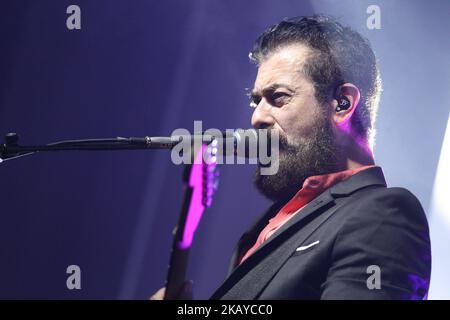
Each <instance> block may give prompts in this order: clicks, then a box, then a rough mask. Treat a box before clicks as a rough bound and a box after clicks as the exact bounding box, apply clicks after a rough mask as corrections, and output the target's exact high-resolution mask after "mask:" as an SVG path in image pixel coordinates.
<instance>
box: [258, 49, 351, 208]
mask: <svg viewBox="0 0 450 320" xmlns="http://www.w3.org/2000/svg"><path fill="white" fill-rule="evenodd" d="M311 54H312V52H311V51H310V49H308V48H307V47H305V46H302V45H298V44H297V45H292V46H288V47H284V48H282V49H280V50H278V51H276V52H274V53H272V54H271V55H269V56H268V57H266V59H265V60H264V61H263V62H262V63H261V64H260V66H259V69H258V75H257V77H256V81H255V87H254V89H253V91H252V105H253V106H254V107H255V111H254V113H253V116H252V125H253V127H255V128H267V129H270V130H277V131H278V133H279V140H280V143H279V146H280V149H279V170H278V172H277V173H276V174H274V175H261V174H260V170H261V169H260V168H259V167H258V169H257V170H256V173H255V176H254V182H255V185H256V187H257V188H258V190H259V191H260V192H261V193H262V194H263V195H265V196H266V197H268V198H269V199H271V200H274V201H278V200H283V199H288V198H290V197H292V196H293V195H294V194H295V193H296V192H297V191H298V190H299V189H300V188H301V187H302V185H303V183H304V181H305V179H306V178H308V177H310V176H314V175H320V174H325V173H331V172H336V171H340V170H342V169H343V168H344V162H343V160H342V159H343V157H342V156H341V155H340V154H339V152H338V148H337V147H336V143H335V132H334V128H333V124H332V121H331V120H330V117H331V108H329V105H327V104H321V103H319V102H318V101H317V99H316V97H315V89H314V85H313V83H312V81H311V80H310V79H309V78H308V77H306V76H305V75H304V74H302V72H301V70H302V66H303V65H304V63H305V61H306V59H307V58H308V57H309V56H310V55H311Z"/></svg>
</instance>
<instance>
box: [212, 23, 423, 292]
mask: <svg viewBox="0 0 450 320" xmlns="http://www.w3.org/2000/svg"><path fill="white" fill-rule="evenodd" d="M250 58H251V60H252V61H254V62H255V63H256V64H257V66H258V74H257V77H256V80H255V84H254V88H253V90H252V92H251V106H252V107H253V108H254V113H253V116H252V125H253V127H254V128H257V129H260V128H265V129H269V130H276V131H277V132H278V134H279V141H280V143H279V170H278V172H277V173H276V174H274V175H262V174H260V168H259V169H257V171H256V173H255V185H256V187H257V188H258V190H259V191H260V192H261V193H262V194H263V195H265V196H266V197H268V198H270V199H271V200H273V202H274V204H273V205H272V207H271V208H270V209H269V210H268V211H267V212H266V213H265V214H264V215H263V216H262V217H260V218H259V219H258V220H257V221H256V222H255V224H254V225H253V226H252V227H251V228H250V229H249V230H248V231H247V232H246V233H245V234H244V235H243V236H242V237H241V239H240V240H239V243H238V245H237V248H236V251H235V253H234V255H233V257H232V261H231V267H230V271H229V274H228V277H227V278H226V279H225V281H224V282H223V283H222V285H221V286H220V287H219V288H218V289H217V290H216V292H215V293H214V294H213V296H212V297H211V298H212V299H424V298H426V297H427V292H428V287H429V280H430V271H431V251H430V239H429V230H428V224H427V220H426V216H425V213H424V211H423V209H422V206H421V205H420V203H419V201H418V200H417V198H416V197H415V196H414V195H413V194H411V193H410V192H409V191H408V190H406V189H403V188H387V186H386V182H385V179H384V176H383V172H382V170H381V168H380V167H378V166H376V165H375V163H374V156H373V152H372V147H373V142H374V134H375V130H374V122H375V117H376V113H377V108H378V102H379V97H380V92H381V79H380V75H379V69H378V66H377V62H376V58H375V55H374V53H373V51H372V49H371V47H370V44H369V43H368V41H367V40H365V39H364V38H362V37H361V35H359V34H358V33H357V32H355V31H353V30H352V29H350V28H348V27H344V26H342V25H341V24H339V23H338V22H336V21H335V20H333V19H332V18H329V17H324V16H312V17H301V18H295V19H290V20H285V21H282V22H280V23H279V24H277V25H275V26H272V27H270V28H268V29H267V30H266V31H265V32H264V33H263V34H262V35H261V36H260V37H259V38H258V39H257V40H256V42H255V45H254V47H253V50H252V52H251V54H250ZM399 165H401V164H399Z"/></svg>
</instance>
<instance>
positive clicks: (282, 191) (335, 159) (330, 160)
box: [254, 117, 345, 201]
mask: <svg viewBox="0 0 450 320" xmlns="http://www.w3.org/2000/svg"><path fill="white" fill-rule="evenodd" d="M317 122H318V123H316V124H315V126H314V128H315V132H313V134H312V135H311V136H310V137H308V138H307V139H305V138H301V139H298V140H297V141H295V144H294V143H288V141H287V139H286V137H285V136H283V135H282V134H281V133H280V138H279V146H280V149H279V150H280V152H279V169H278V172H277V173H276V174H274V175H261V168H260V167H259V166H258V168H257V170H256V172H255V174H254V183H255V186H256V188H257V189H258V190H259V191H260V192H261V193H262V194H263V195H264V196H266V197H267V198H269V199H271V200H273V201H280V200H288V199H290V198H291V197H292V196H294V195H295V193H297V191H298V190H300V188H301V187H302V186H303V183H304V181H305V180H306V179H307V178H308V177H311V176H315V175H321V174H326V173H332V172H338V171H341V170H344V169H345V163H344V161H343V157H342V156H341V155H340V153H339V152H338V150H337V148H336V147H335V141H334V140H335V139H334V134H333V131H332V128H331V124H330V123H329V122H327V121H326V119H325V117H320V120H318V121H317ZM269 136H270V135H269Z"/></svg>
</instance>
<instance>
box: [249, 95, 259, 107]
mask: <svg viewBox="0 0 450 320" xmlns="http://www.w3.org/2000/svg"><path fill="white" fill-rule="evenodd" d="M260 102H261V98H256V97H253V98H251V101H250V108H256V107H257V106H258V104H259V103H260Z"/></svg>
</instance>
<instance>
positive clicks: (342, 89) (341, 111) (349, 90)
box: [331, 83, 361, 126]
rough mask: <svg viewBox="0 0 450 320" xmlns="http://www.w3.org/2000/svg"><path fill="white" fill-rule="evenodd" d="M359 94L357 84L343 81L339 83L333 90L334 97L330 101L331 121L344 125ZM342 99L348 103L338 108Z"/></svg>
mask: <svg viewBox="0 0 450 320" xmlns="http://www.w3.org/2000/svg"><path fill="white" fill-rule="evenodd" d="M360 97H361V94H360V92H359V89H358V87H357V86H355V85H354V84H352V83H344V84H342V85H340V86H339V87H338V88H337V89H336V92H335V96H334V99H333V100H332V101H331V107H332V115H333V117H332V118H333V121H334V123H335V124H336V125H338V126H339V125H344V124H345V123H347V122H348V121H349V120H350V119H351V117H352V115H353V112H355V110H356V108H357V106H358V103H359V99H360ZM342 100H344V104H345V100H347V101H348V102H349V103H350V105H349V106H346V107H345V108H340V107H339V106H340V105H341V103H342Z"/></svg>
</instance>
